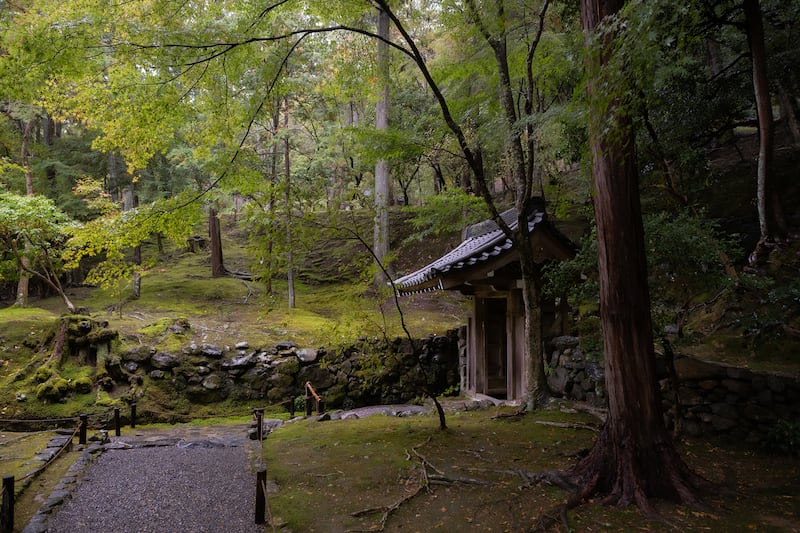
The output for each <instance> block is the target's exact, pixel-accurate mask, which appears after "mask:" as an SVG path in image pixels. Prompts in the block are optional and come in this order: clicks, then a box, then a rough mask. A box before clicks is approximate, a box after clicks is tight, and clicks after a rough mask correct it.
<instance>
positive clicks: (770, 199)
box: [742, 0, 786, 263]
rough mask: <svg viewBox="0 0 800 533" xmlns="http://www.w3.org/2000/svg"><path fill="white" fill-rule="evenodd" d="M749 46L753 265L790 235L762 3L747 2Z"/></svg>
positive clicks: (746, 17)
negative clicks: (753, 119)
mask: <svg viewBox="0 0 800 533" xmlns="http://www.w3.org/2000/svg"><path fill="white" fill-rule="evenodd" d="M742 9H743V10H744V19H745V28H746V29H747V44H748V47H749V48H750V62H751V64H752V67H753V91H754V94H755V101H756V111H757V113H758V176H757V180H756V181H757V184H758V185H757V192H756V204H757V206H758V231H759V239H758V243H757V244H756V247H755V250H753V253H752V254H751V256H750V262H751V263H758V262H759V261H761V260H762V259H763V256H764V254H765V252H766V248H767V246H769V244H770V243H772V242H773V241H774V240H775V238H776V237H778V236H779V235H780V234H783V233H785V232H786V222H785V221H784V219H783V210H782V208H781V204H780V199H779V197H778V191H777V189H776V186H775V185H776V184H775V176H774V171H773V168H772V167H773V159H774V151H775V146H774V145H775V140H774V124H773V116H772V97H771V96H770V92H769V77H768V75H767V52H766V45H765V42H764V23H763V21H762V17H761V6H760V4H759V0H743V4H742Z"/></svg>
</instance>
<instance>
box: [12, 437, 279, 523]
mask: <svg viewBox="0 0 800 533" xmlns="http://www.w3.org/2000/svg"><path fill="white" fill-rule="evenodd" d="M128 431H129V432H131V431H133V430H130V429H129V430H128ZM260 460H261V454H260V448H259V443H257V442H255V441H251V440H249V439H248V438H247V427H246V426H243V425H240V426H215V427H195V426H193V427H189V426H178V427H175V428H168V429H166V430H163V431H155V432H153V431H150V430H148V431H144V432H139V433H135V434H134V433H131V435H129V436H125V435H123V436H121V437H112V439H111V442H109V443H107V444H102V445H101V444H91V445H89V446H87V447H86V448H85V449H84V450H83V452H82V455H81V458H80V459H79V460H78V461H76V462H75V464H74V465H73V466H72V467H71V468H70V471H69V472H68V473H67V475H66V476H65V477H64V478H63V479H62V481H61V483H59V485H58V486H57V487H56V488H55V490H54V491H53V492H52V493H51V495H50V497H49V498H48V499H47V501H46V502H45V504H44V505H43V506H42V508H41V509H40V510H39V513H38V514H37V515H36V516H34V518H33V519H32V520H31V522H30V523H29V524H28V526H27V527H26V528H25V529H24V530H23V531H24V533H44V532H50V533H66V532H70V533H71V532H75V531H109V532H114V533H129V532H130V533H144V532H153V533H168V532H176V533H177V532H186V531H192V532H219V531H236V532H242V533H250V532H253V533H256V532H258V533H263V532H264V531H265V528H264V526H263V525H257V524H255V483H256V475H255V472H256V470H257V467H258V464H259V461H260Z"/></svg>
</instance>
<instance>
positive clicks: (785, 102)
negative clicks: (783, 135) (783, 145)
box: [778, 82, 800, 148]
mask: <svg viewBox="0 0 800 533" xmlns="http://www.w3.org/2000/svg"><path fill="white" fill-rule="evenodd" d="M778 102H780V106H781V116H782V118H783V119H784V120H785V121H786V127H787V128H788V129H789V132H790V133H791V134H792V144H793V145H794V146H795V147H797V148H800V121H798V119H797V112H796V111H795V109H794V97H793V96H792V95H791V94H789V91H787V90H786V86H785V85H784V84H783V83H782V82H778Z"/></svg>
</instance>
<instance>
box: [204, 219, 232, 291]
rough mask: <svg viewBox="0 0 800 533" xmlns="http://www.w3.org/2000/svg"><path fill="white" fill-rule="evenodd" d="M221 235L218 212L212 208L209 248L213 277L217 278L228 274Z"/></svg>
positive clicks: (209, 225)
mask: <svg viewBox="0 0 800 533" xmlns="http://www.w3.org/2000/svg"><path fill="white" fill-rule="evenodd" d="M221 233H222V232H221V231H220V227H219V218H218V217H217V210H216V209H214V208H213V207H211V208H209V209H208V247H209V249H210V251H211V276H212V277H215V278H218V277H220V276H224V275H226V274H227V273H228V272H227V270H225V263H224V261H223V260H222V235H221Z"/></svg>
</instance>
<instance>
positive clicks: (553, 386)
mask: <svg viewBox="0 0 800 533" xmlns="http://www.w3.org/2000/svg"><path fill="white" fill-rule="evenodd" d="M568 382H569V371H568V370H567V369H566V368H563V367H558V368H556V369H555V370H553V372H552V373H551V374H550V375H549V376H547V385H548V386H549V387H550V390H551V391H553V392H554V393H555V394H557V395H559V396H564V395H565V394H566V392H567V383H568Z"/></svg>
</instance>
